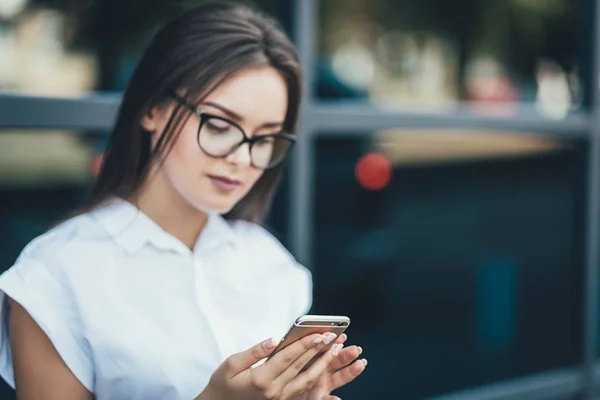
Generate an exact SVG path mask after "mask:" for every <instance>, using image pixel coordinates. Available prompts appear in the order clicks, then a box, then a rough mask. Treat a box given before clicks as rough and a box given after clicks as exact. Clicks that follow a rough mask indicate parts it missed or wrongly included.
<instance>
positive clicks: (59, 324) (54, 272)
mask: <svg viewBox="0 0 600 400" xmlns="http://www.w3.org/2000/svg"><path fill="white" fill-rule="evenodd" d="M12 300H14V301H16V302H18V303H19V304H21V306H23V308H24V309H25V310H27V312H28V313H29V315H31V317H32V318H33V319H34V320H35V322H36V323H37V324H38V325H39V326H40V328H41V329H42V330H43V331H44V332H45V333H46V335H47V336H48V338H49V339H50V341H51V342H52V344H53V345H54V347H55V349H56V350H57V352H58V354H59V355H60V357H61V358H62V359H63V361H64V362H65V364H66V365H67V367H68V368H69V369H70V370H71V371H72V372H73V374H74V375H75V377H76V378H77V379H78V380H79V381H80V382H81V383H82V384H83V385H84V386H85V387H86V388H87V389H88V390H90V391H91V392H94V390H93V389H94V388H93V383H94V368H93V363H92V357H91V351H90V349H89V346H87V345H86V343H87V342H86V341H85V340H84V335H83V329H82V325H81V320H80V316H79V313H78V310H77V307H76V304H75V303H76V302H75V301H74V296H73V292H72V291H71V286H70V285H69V282H68V280H67V276H66V274H65V271H64V270H63V269H62V268H60V266H59V265H58V264H57V263H56V262H53V261H52V260H45V259H44V257H39V256H38V257H34V256H33V255H31V254H25V253H23V254H21V256H20V257H19V259H18V260H17V262H16V263H15V265H13V266H12V267H11V268H9V269H8V270H7V271H6V272H4V273H3V274H2V275H0V305H1V306H0V325H1V326H0V375H1V376H2V378H4V380H5V381H6V382H7V383H8V384H9V385H11V386H12V387H13V388H14V387H15V380H14V371H13V366H12V354H11V349H10V342H9V334H10V332H9V327H8V321H9V319H8V314H9V312H10V305H11V303H12Z"/></svg>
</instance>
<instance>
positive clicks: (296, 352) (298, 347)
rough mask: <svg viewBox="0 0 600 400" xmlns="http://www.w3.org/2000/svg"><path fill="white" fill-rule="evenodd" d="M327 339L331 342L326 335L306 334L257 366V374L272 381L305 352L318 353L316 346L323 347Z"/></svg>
mask: <svg viewBox="0 0 600 400" xmlns="http://www.w3.org/2000/svg"><path fill="white" fill-rule="evenodd" d="M331 340H333V339H331ZM326 341H327V342H329V341H328V340H327V338H326V337H325V336H323V335H321V334H318V333H314V334H312V335H308V336H305V337H303V338H302V339H300V340H297V341H296V342H294V343H292V344H290V345H289V346H287V347H286V348H285V349H283V350H281V351H280V352H278V353H276V354H275V355H274V356H273V357H271V358H270V359H269V360H267V362H266V363H264V364H263V365H261V366H259V367H258V368H255V370H256V376H259V377H261V379H265V380H268V381H272V380H274V379H275V378H277V377H278V376H280V375H281V374H282V373H283V372H284V371H286V370H288V369H289V368H290V366H292V364H294V363H295V362H296V360H298V358H299V357H301V356H302V355H304V354H305V353H307V352H310V354H313V356H314V354H317V352H318V350H316V349H315V348H318V349H321V348H322V347H323V346H324V345H325V342H326ZM309 360H310V359H309ZM299 371H300V369H299V370H297V371H296V373H295V374H294V376H295V375H296V374H298V372H299ZM292 378H293V377H292Z"/></svg>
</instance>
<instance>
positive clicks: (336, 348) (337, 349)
mask: <svg viewBox="0 0 600 400" xmlns="http://www.w3.org/2000/svg"><path fill="white" fill-rule="evenodd" d="M342 347H344V345H343V344H341V343H338V344H337V345H336V346H335V347H334V348H333V356H334V357H337V355H338V354H340V350H341V349H342Z"/></svg>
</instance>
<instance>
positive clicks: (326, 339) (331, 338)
mask: <svg viewBox="0 0 600 400" xmlns="http://www.w3.org/2000/svg"><path fill="white" fill-rule="evenodd" d="M336 337H337V335H336V334H335V333H330V334H329V335H327V337H326V338H325V344H329V343H331V342H333V341H334V340H335V338H336Z"/></svg>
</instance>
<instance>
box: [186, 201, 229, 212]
mask: <svg viewBox="0 0 600 400" xmlns="http://www.w3.org/2000/svg"><path fill="white" fill-rule="evenodd" d="M192 204H193V206H194V208H196V209H197V210H199V211H202V212H205V213H207V214H227V213H228V212H229V211H231V209H232V208H233V207H234V206H235V205H236V203H233V202H231V201H222V200H221V201H214V200H213V201H207V199H199V200H196V201H194V202H193V203H192Z"/></svg>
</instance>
